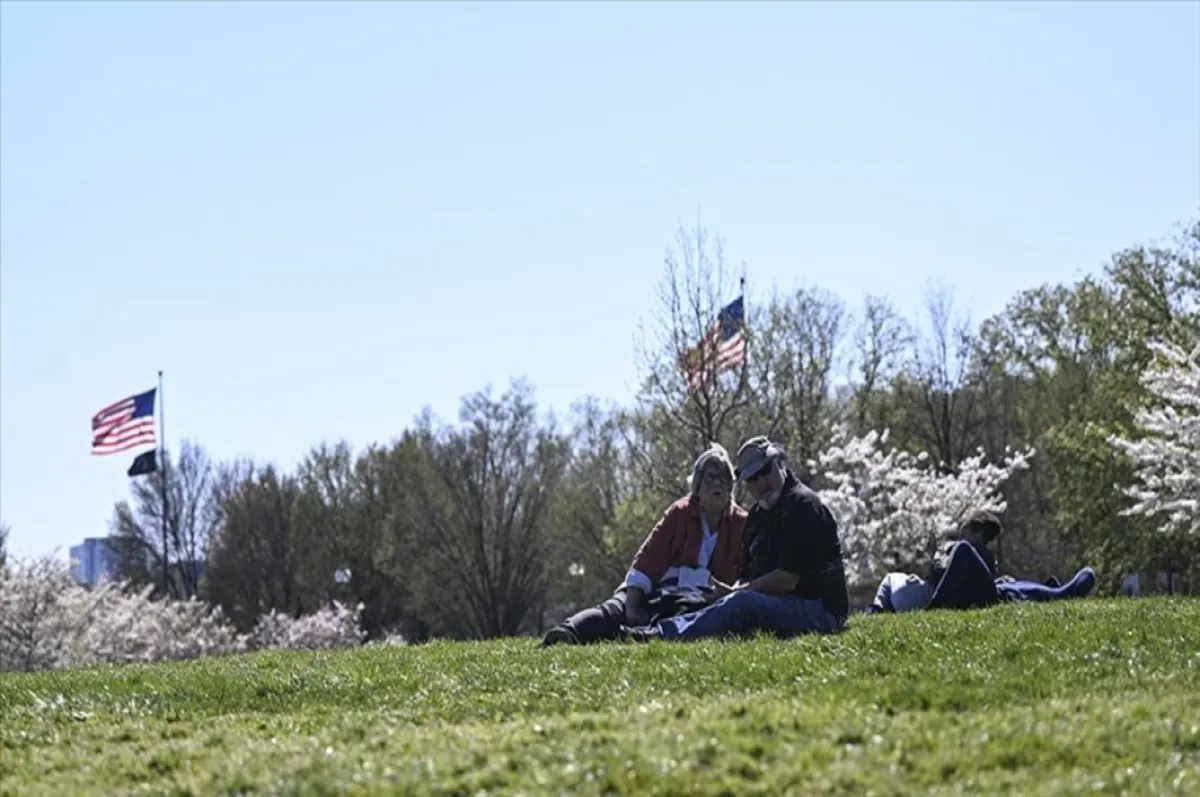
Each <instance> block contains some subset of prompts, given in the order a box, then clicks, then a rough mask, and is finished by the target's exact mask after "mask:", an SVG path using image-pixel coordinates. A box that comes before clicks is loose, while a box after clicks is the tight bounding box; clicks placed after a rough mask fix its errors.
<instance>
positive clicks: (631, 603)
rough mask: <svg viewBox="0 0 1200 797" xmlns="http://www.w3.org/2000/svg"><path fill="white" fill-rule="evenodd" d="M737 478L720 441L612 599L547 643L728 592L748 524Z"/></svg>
mask: <svg viewBox="0 0 1200 797" xmlns="http://www.w3.org/2000/svg"><path fill="white" fill-rule="evenodd" d="M733 479H734V475H733V462H732V461H730V458H729V452H727V451H726V450H725V449H724V448H723V447H722V446H721V445H719V444H717V443H713V444H712V445H711V446H710V447H709V448H708V450H707V451H705V452H704V453H702V454H701V455H700V456H699V457H698V458H697V459H696V462H695V464H694V465H693V466H692V477H691V492H690V494H689V495H688V496H687V497H685V498H681V499H679V500H678V501H676V502H675V503H673V504H671V506H669V507H667V511H666V512H665V513H664V514H663V516H662V519H661V520H659V522H658V524H657V525H656V526H655V527H654V528H653V529H652V530H651V531H650V534H649V536H648V537H646V539H645V541H644V542H643V543H642V546H641V548H639V549H638V552H637V554H636V555H635V556H634V557H633V564H632V565H631V566H630V568H629V572H628V573H626V574H625V580H624V581H623V582H621V585H620V586H619V587H617V590H616V591H615V592H614V593H613V596H612V597H611V598H609V599H608V600H606V601H604V602H603V603H601V604H600V605H598V606H593V607H591V608H589V609H584V610H583V611H581V612H579V613H577V614H575V615H573V616H572V617H570V618H569V619H567V620H566V621H565V622H563V623H560V624H559V625H557V626H555V627H554V628H551V629H550V630H549V631H548V632H546V635H545V637H543V639H542V647H548V646H550V645H555V644H564V643H565V644H584V643H589V642H598V641H601V640H607V639H615V638H616V637H617V636H618V634H619V633H620V629H621V626H622V625H629V626H639V625H646V624H648V623H650V622H651V621H652V620H657V619H662V618H665V617H668V616H671V615H673V614H678V613H679V612H681V611H686V610H687V609H695V608H701V607H703V606H706V605H708V603H709V602H710V601H711V600H713V599H714V598H715V597H719V596H721V595H725V594H727V593H728V592H729V591H730V589H731V587H730V586H729V585H730V584H731V583H732V582H733V581H734V580H735V579H736V578H737V576H738V563H739V561H740V558H741V552H742V529H743V527H744V526H745V524H746V510H744V509H742V508H741V507H740V506H738V505H737V504H735V503H734V502H733Z"/></svg>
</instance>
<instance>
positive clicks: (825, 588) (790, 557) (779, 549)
mask: <svg viewBox="0 0 1200 797" xmlns="http://www.w3.org/2000/svg"><path fill="white" fill-rule="evenodd" d="M785 474H786V475H785V477H784V481H783V492H782V494H781V495H780V496H779V500H778V501H776V502H775V505H774V506H772V507H771V508H770V509H763V508H762V507H761V506H758V505H757V504H756V505H755V506H754V508H753V509H751V510H750V516H749V517H748V518H746V529H745V531H744V532H743V533H742V572H741V576H740V577H741V579H742V580H743V581H752V580H754V579H756V578H758V577H760V576H765V575H766V574H767V573H770V572H771V571H772V570H785V571H787V572H789V573H795V574H797V575H799V579H798V580H797V581H796V587H795V589H794V590H793V593H794V594H796V595H799V596H800V597H802V598H807V599H809V600H816V601H821V603H822V604H824V606H825V611H827V612H829V613H830V614H832V615H834V616H836V617H838V618H841V619H842V620H845V619H846V616H847V615H848V614H849V611H850V598H849V595H848V594H847V592H846V569H845V564H844V562H843V559H842V543H841V540H840V539H839V538H838V527H837V521H836V520H834V518H833V514H832V513H830V511H829V508H828V507H826V506H825V505H824V504H823V503H822V502H821V499H820V498H819V497H818V496H817V494H816V493H814V492H813V491H812V490H810V489H809V488H808V487H805V486H804V485H803V484H801V483H800V481H799V480H798V479H797V478H796V477H795V475H793V474H792V472H791V471H790V470H788V471H785Z"/></svg>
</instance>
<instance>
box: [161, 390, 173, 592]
mask: <svg viewBox="0 0 1200 797" xmlns="http://www.w3.org/2000/svg"><path fill="white" fill-rule="evenodd" d="M166 428H167V419H166V410H165V409H163V372H162V371H159V372H158V469H159V471H160V472H161V473H162V569H163V592H164V595H165V597H170V595H171V567H170V564H169V558H168V555H169V553H170V549H169V548H168V546H167V515H168V514H170V503H169V500H168V498H167V496H168V494H169V493H168V491H167V432H166Z"/></svg>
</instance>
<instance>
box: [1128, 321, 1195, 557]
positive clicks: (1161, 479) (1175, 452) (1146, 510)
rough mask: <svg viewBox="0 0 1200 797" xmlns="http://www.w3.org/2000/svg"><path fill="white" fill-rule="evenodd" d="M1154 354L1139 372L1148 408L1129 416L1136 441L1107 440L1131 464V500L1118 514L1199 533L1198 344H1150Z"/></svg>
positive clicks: (1165, 527) (1166, 527)
mask: <svg viewBox="0 0 1200 797" xmlns="http://www.w3.org/2000/svg"><path fill="white" fill-rule="evenodd" d="M1149 346H1150V349H1151V350H1152V351H1153V352H1154V353H1155V354H1157V355H1158V358H1156V359H1155V361H1154V362H1153V363H1152V364H1151V365H1150V366H1149V367H1148V368H1147V369H1146V370H1145V371H1144V372H1143V374H1142V378H1141V381H1142V385H1143V386H1144V387H1145V388H1146V390H1147V392H1148V393H1149V394H1150V398H1151V400H1152V402H1153V405H1152V406H1149V407H1143V408H1141V409H1139V410H1138V411H1137V413H1136V414H1135V416H1134V420H1135V421H1136V423H1137V425H1138V427H1140V430H1141V432H1142V437H1141V439H1139V440H1132V439H1128V438H1125V437H1122V436H1120V435H1112V436H1110V437H1109V442H1110V443H1111V444H1112V445H1113V446H1115V447H1116V448H1117V449H1118V450H1119V451H1121V452H1123V453H1124V454H1125V455H1126V456H1128V457H1129V459H1130V460H1131V461H1132V462H1133V465H1134V468H1135V473H1136V480H1137V481H1136V483H1135V484H1133V485H1131V486H1128V487H1126V488H1125V489H1124V492H1125V495H1127V496H1128V497H1129V498H1131V499H1133V501H1134V503H1133V505H1132V506H1130V507H1128V508H1127V509H1125V510H1124V511H1123V512H1122V514H1125V515H1138V516H1142V517H1151V518H1153V517H1157V518H1160V523H1159V528H1160V529H1161V530H1163V531H1174V532H1184V533H1188V534H1197V533H1200V346H1197V347H1196V348H1194V349H1192V351H1191V353H1188V352H1187V351H1185V350H1184V349H1183V348H1182V347H1180V346H1176V345H1171V344H1164V343H1157V342H1153V343H1150V344H1149Z"/></svg>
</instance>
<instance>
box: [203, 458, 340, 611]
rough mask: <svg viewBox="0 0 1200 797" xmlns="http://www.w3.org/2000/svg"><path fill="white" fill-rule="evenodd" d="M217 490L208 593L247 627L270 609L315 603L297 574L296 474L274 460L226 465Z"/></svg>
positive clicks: (300, 552)
mask: <svg viewBox="0 0 1200 797" xmlns="http://www.w3.org/2000/svg"><path fill="white" fill-rule="evenodd" d="M213 496H214V501H215V502H216V504H217V507H218V512H219V522H218V525H217V529H216V531H215V533H214V534H213V537H212V540H211V542H210V546H209V555H208V566H207V568H206V571H205V578H204V588H203V595H204V597H205V598H206V599H207V600H209V601H210V602H212V603H215V604H217V605H219V606H221V607H222V609H223V610H224V611H225V614H226V616H228V617H229V618H230V620H232V622H233V623H234V625H235V626H237V628H238V629H239V630H240V631H242V632H243V633H246V632H249V631H250V630H251V629H253V628H254V626H255V623H257V622H258V619H259V617H261V616H262V615H264V614H266V613H268V612H271V611H282V612H284V613H286V614H288V615H296V614H299V613H301V612H302V611H303V610H304V609H305V608H309V609H312V608H314V604H315V603H316V602H315V601H310V600H308V601H306V600H305V597H306V596H304V595H303V593H302V590H301V584H300V578H299V570H300V567H301V560H302V558H303V557H304V555H305V547H304V541H303V540H302V538H301V535H300V529H299V522H298V520H297V502H298V499H299V496H300V486H299V483H298V481H297V479H296V477H295V476H292V475H290V474H285V473H280V472H279V471H278V470H276V468H275V466H273V465H266V466H258V465H256V464H255V463H253V462H242V463H234V464H231V465H225V466H222V467H221V468H220V469H219V473H218V476H217V478H216V480H215V484H214V489H213Z"/></svg>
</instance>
